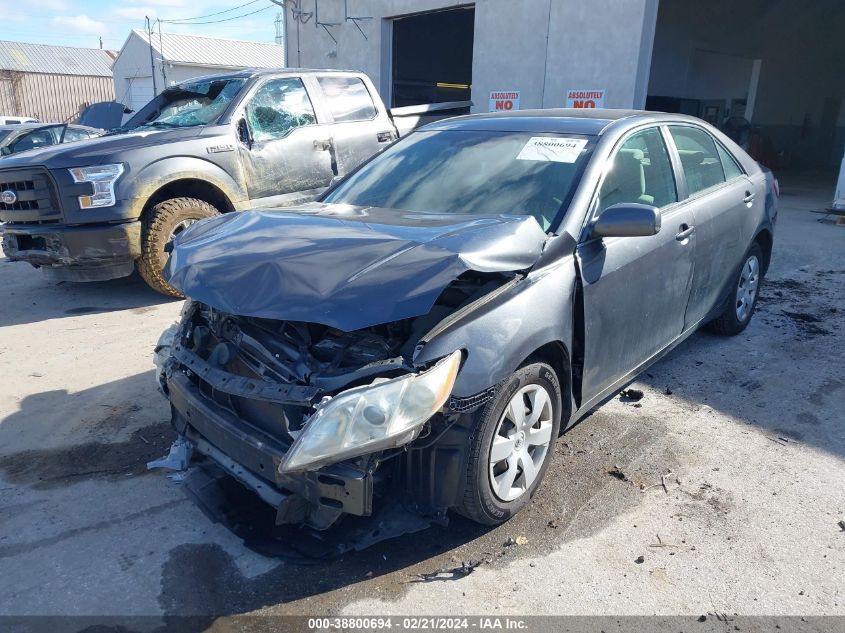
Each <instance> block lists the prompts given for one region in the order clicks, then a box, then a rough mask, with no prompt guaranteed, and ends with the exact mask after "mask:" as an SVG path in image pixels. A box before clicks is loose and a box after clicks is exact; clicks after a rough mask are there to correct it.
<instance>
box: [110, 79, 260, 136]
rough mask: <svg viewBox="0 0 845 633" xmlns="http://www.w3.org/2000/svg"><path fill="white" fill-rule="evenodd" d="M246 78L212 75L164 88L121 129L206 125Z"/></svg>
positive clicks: (214, 119)
mask: <svg viewBox="0 0 845 633" xmlns="http://www.w3.org/2000/svg"><path fill="white" fill-rule="evenodd" d="M245 83H246V79H243V78H232V79H214V80H208V81H201V82H196V83H189V84H179V85H178V86H173V87H171V88H168V89H167V90H165V91H164V92H162V93H161V94H160V95H158V96H157V97H155V98H154V99H153V100H152V101H150V102H149V103H148V104H147V105H145V106H144V107H143V108H142V109H141V111H140V112H138V114H136V115H135V116H134V117H132V119H131V120H130V121H129V123H127V124H126V126H125V128H124V129H140V128H172V127H193V126H196V125H208V124H209V123H213V122H215V121H216V120H217V118H218V117H219V116H220V115H221V114H222V113H223V111H224V110H225V109H226V107H227V106H228V105H229V104H230V103H231V102H232V99H234V98H235V96H236V95H237V94H238V92H239V91H240V89H241V88H242V87H243V85H244V84H245Z"/></svg>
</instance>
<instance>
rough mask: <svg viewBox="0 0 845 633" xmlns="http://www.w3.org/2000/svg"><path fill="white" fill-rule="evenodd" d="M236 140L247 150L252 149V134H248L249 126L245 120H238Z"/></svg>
mask: <svg viewBox="0 0 845 633" xmlns="http://www.w3.org/2000/svg"><path fill="white" fill-rule="evenodd" d="M237 130H238V140H239V141H240V142H241V143H243V144H244V145H246V146H247V147H249V148H252V134H250V133H249V125H248V124H247V122H246V119H238V126H237Z"/></svg>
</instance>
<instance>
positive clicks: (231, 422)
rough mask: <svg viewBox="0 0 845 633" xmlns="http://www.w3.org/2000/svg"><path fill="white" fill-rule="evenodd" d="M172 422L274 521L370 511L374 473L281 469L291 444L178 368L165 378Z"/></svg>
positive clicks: (328, 521)
mask: <svg viewBox="0 0 845 633" xmlns="http://www.w3.org/2000/svg"><path fill="white" fill-rule="evenodd" d="M166 386H167V391H168V397H169V398H170V405H171V412H172V421H173V426H174V428H175V429H176V431H177V432H179V433H180V434H183V435H185V436H186V437H187V438H188V439H189V440H190V441H191V442H193V443H194V444H195V445H196V450H198V451H199V452H201V453H203V454H204V455H206V456H208V457H210V458H211V459H212V460H214V461H215V462H216V463H217V464H219V465H220V466H221V467H223V468H224V469H225V470H226V471H228V472H229V473H230V474H232V475H233V476H234V477H236V478H237V479H238V480H239V481H241V483H243V484H244V485H246V486H247V487H248V488H251V489H252V490H253V491H255V492H256V493H257V494H258V495H259V496H260V497H261V498H262V499H263V500H264V501H266V502H267V503H269V504H271V505H272V506H274V507H275V508H277V515H276V523H277V524H282V523H305V524H307V525H309V526H311V527H313V528H315V529H325V528H327V527H329V526H330V525H332V524H333V523H334V522H335V521H336V520H337V519H338V517H339V516H340V515H341V514H343V513H347V514H354V515H359V516H360V515H369V514H370V513H371V512H372V497H373V477H372V474H370V473H369V472H366V471H364V470H360V469H357V468H354V467H353V466H351V465H348V464H343V463H341V464H332V465H331V466H326V467H324V468H321V469H320V470H317V471H313V472H304V473H295V474H284V475H283V474H280V473H279V464H280V462H281V461H282V458H283V457H284V455H285V452H286V450H287V448H288V447H287V446H285V445H284V444H283V443H282V442H280V441H279V440H278V439H277V438H274V437H272V436H270V435H268V434H267V433H265V432H264V431H262V430H260V429H258V428H255V427H253V426H251V425H249V424H247V423H246V422H244V421H243V420H241V419H240V418H239V417H237V416H235V415H234V414H232V413H230V412H229V411H227V410H225V409H223V408H221V407H219V406H218V405H216V404H215V403H213V402H210V401H209V400H208V399H207V398H205V397H204V396H203V395H202V394H201V393H200V390H199V388H198V387H197V386H196V385H194V384H193V383H192V382H191V380H190V378H188V377H187V376H186V375H185V374H183V373H182V372H180V371H173V372H168V375H167V377H166Z"/></svg>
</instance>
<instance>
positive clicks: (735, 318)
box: [707, 242, 763, 336]
mask: <svg viewBox="0 0 845 633" xmlns="http://www.w3.org/2000/svg"><path fill="white" fill-rule="evenodd" d="M752 257H753V258H756V259H757V267H758V268H757V270H758V272H757V286H756V287H757V290H756V292H755V294H754V299H753V301H752V302H751V305H750V307H749V308H748V310H747V312H746V313H745V316H744V317H743V318H740V317H739V315H738V314H737V307H738V301H737V300H736V295H737V290H738V288H739V285H740V283H741V280H742V272H743V269H744V268H745V266H746V265H748V262H749V260H750V259H751V258H752ZM762 281H763V249H761V248H760V245H759V244H757V243H756V242H755V243H754V244H752V245H751V248H749V249H748V252H747V253H746V254H745V257H743V258H742V264H740V267H739V269H738V270H737V271H736V273H734V282H733V284H731V290H730V297H729V298H728V301H727V305H726V306H725V310H724V312H722V314H720V315H719V316H718V317H717V318H716V319H714V320H713V321H711V322H710V323H708V324H707V329H709V330H710V331H711V332H714V333H716V334H721V335H723V336H736V335H737V334H739V333H740V332H742V331H743V330H744V329H745V328H746V327H748V324H749V323H750V322H751V317H752V316H754V308H756V307H757V298H758V297H759V296H760V284H761V283H762Z"/></svg>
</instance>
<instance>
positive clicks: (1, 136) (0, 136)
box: [0, 130, 12, 145]
mask: <svg viewBox="0 0 845 633" xmlns="http://www.w3.org/2000/svg"><path fill="white" fill-rule="evenodd" d="M11 133H12V130H0V145H3V142H4V141H5V140H6V137H7V136H9V134H11Z"/></svg>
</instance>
